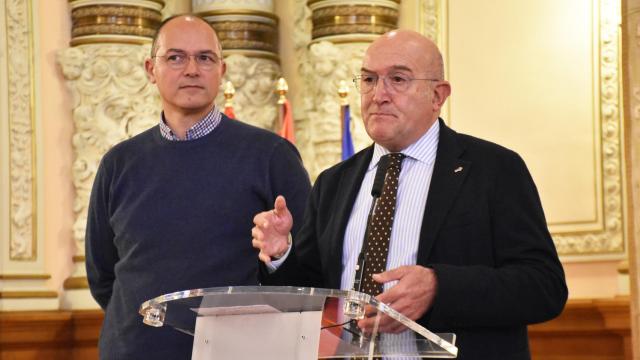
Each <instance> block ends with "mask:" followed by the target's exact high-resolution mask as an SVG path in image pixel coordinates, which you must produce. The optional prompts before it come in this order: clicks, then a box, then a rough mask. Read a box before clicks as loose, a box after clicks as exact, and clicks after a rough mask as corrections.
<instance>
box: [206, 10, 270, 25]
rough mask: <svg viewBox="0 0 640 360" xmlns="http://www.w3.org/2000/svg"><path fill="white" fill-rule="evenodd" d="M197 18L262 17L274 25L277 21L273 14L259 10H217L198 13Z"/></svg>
mask: <svg viewBox="0 0 640 360" xmlns="http://www.w3.org/2000/svg"><path fill="white" fill-rule="evenodd" d="M198 15H199V16H202V17H209V16H214V17H215V16H223V15H235V16H237V15H251V16H257V17H263V18H268V19H271V20H273V21H274V22H275V23H276V24H277V23H278V21H279V19H278V16H276V14H274V13H270V12H268V11H260V10H248V9H219V10H207V11H203V12H199V13H198Z"/></svg>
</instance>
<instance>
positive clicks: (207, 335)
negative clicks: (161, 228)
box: [139, 286, 458, 360]
mask: <svg viewBox="0 0 640 360" xmlns="http://www.w3.org/2000/svg"><path fill="white" fill-rule="evenodd" d="M365 307H366V309H367V310H368V311H367V314H370V313H375V314H376V315H368V316H373V320H374V326H373V329H372V331H371V332H369V333H364V332H362V331H361V330H360V329H359V328H358V327H357V326H355V321H354V320H353V319H358V318H362V317H363V316H364V309H365ZM373 309H375V311H371V310H373ZM139 312H140V315H142V316H143V322H144V323H145V324H147V325H150V326H155V327H160V326H171V327H173V328H174V329H176V330H178V331H181V332H184V333H187V334H190V335H192V336H193V337H194V340H193V352H192V359H196V360H204V359H207V360H209V359H261V360H270V359H274V360H275V359H278V360H280V359H296V360H306V359H309V360H313V359H349V358H359V359H363V358H365V359H379V358H390V359H393V358H396V359H423V358H455V357H456V355H457V353H458V349H457V348H456V347H455V335H454V334H435V333H432V332H430V331H429V330H427V329H425V328H424V327H422V326H420V325H419V324H417V323H416V322H414V321H411V320H409V319H408V318H407V317H405V316H403V315H402V314H400V313H398V312H396V311H395V310H393V309H392V308H391V307H389V306H387V305H385V304H383V303H381V302H378V301H377V300H376V299H375V298H373V297H371V296H369V295H366V294H363V293H358V292H355V291H342V290H331V289H318V288H298V287H270V286H246V287H243V286H236V287H217V288H208V289H194V290H186V291H180V292H175V293H171V294H166V295H162V296H159V297H157V298H154V299H151V300H148V301H146V302H145V303H143V304H142V305H141V306H140V311H139ZM389 322H391V324H392V325H393V326H396V327H397V328H398V329H399V332H398V331H397V332H396V333H393V334H388V333H378V331H377V327H378V324H380V323H382V324H384V323H387V324H388V323H389Z"/></svg>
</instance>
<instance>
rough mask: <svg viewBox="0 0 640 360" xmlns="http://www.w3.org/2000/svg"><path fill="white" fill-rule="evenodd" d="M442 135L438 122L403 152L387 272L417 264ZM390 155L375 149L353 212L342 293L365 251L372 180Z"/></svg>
mask: <svg viewBox="0 0 640 360" xmlns="http://www.w3.org/2000/svg"><path fill="white" fill-rule="evenodd" d="M439 134H440V124H439V123H438V121H436V122H434V124H433V125H432V126H431V128H430V129H429V130H428V131H427V132H426V133H425V134H424V135H422V137H421V138H420V139H418V141H416V142H415V143H413V144H411V145H409V147H407V148H406V149H404V150H402V151H401V152H402V153H403V154H405V155H406V158H405V159H404V160H403V161H402V168H401V171H400V179H399V182H398V195H397V200H396V213H395V216H394V221H393V227H392V230H391V240H390V242H389V255H388V256H387V270H391V269H395V268H397V267H400V266H403V265H415V264H416V261H417V256H418V244H419V242H420V229H421V227H422V218H423V216H424V209H425V207H426V204H427V194H428V192H429V185H430V184H431V175H432V174H433V165H434V163H435V160H436V151H437V149H438V138H439ZM388 153H389V150H387V149H385V148H383V147H382V146H380V145H378V144H375V145H374V148H373V157H372V158H371V162H370V163H369V167H368V168H367V173H366V174H365V176H364V180H363V181H362V186H361V187H360V191H359V192H358V197H357V198H356V201H355V203H354V205H353V209H352V210H351V216H350V218H349V223H348V224H347V229H346V231H345V235H344V246H343V248H342V278H341V282H340V284H341V285H340V288H341V289H343V290H349V289H351V288H352V287H353V278H354V275H355V265H356V262H357V261H358V255H359V254H360V250H361V249H362V243H363V240H364V233H365V228H366V224H367V217H368V215H369V209H370V208H371V201H372V197H371V186H372V185H373V178H374V176H375V173H376V170H377V168H378V162H379V160H380V157H382V156H383V155H386V154H388ZM395 283H396V282H395V281H393V282H389V283H386V284H384V290H385V291H386V290H387V289H389V288H390V287H391V286H393V285H394V284H395Z"/></svg>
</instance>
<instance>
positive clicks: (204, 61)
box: [153, 52, 220, 70]
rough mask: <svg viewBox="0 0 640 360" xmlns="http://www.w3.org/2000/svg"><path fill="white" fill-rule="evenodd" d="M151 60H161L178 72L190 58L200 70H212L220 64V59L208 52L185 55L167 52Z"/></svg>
mask: <svg viewBox="0 0 640 360" xmlns="http://www.w3.org/2000/svg"><path fill="white" fill-rule="evenodd" d="M153 58H161V59H162V60H163V61H164V62H165V63H166V64H167V65H168V66H169V67H170V68H172V69H176V70H180V69H184V68H185V67H186V66H187V64H189V61H191V58H193V60H194V61H195V62H196V65H198V67H199V68H200V69H201V70H212V69H213V68H214V67H215V66H216V65H218V63H219V62H220V58H219V57H218V56H217V55H216V54H214V53H210V52H203V53H198V54H187V53H182V52H169V53H166V54H164V55H155V56H153Z"/></svg>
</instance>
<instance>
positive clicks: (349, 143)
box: [342, 105, 354, 160]
mask: <svg viewBox="0 0 640 360" xmlns="http://www.w3.org/2000/svg"><path fill="white" fill-rule="evenodd" d="M350 124H351V115H350V113H349V105H345V106H343V107H342V160H347V159H348V158H350V157H351V155H353V152H354V151H353V140H352V139H351V126H350Z"/></svg>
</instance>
